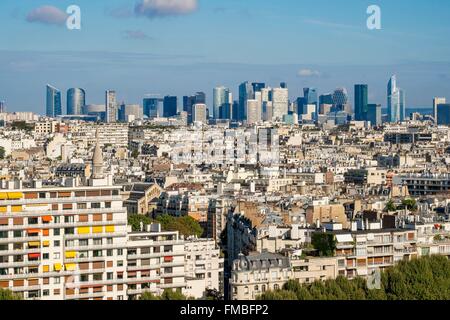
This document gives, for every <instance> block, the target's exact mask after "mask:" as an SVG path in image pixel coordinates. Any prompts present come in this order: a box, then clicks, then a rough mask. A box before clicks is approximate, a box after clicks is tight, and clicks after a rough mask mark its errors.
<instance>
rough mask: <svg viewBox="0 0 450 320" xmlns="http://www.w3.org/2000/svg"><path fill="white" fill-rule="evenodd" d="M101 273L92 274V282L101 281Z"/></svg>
mask: <svg viewBox="0 0 450 320" xmlns="http://www.w3.org/2000/svg"><path fill="white" fill-rule="evenodd" d="M102 280H103V273H94V281H102Z"/></svg>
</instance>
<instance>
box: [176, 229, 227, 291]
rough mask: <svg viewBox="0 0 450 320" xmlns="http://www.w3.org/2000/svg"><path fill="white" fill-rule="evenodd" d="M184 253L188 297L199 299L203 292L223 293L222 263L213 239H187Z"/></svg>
mask: <svg viewBox="0 0 450 320" xmlns="http://www.w3.org/2000/svg"><path fill="white" fill-rule="evenodd" d="M184 249H185V252H186V261H185V263H186V264H185V275H186V282H187V286H186V289H185V291H184V293H185V295H186V296H188V297H194V298H196V299H200V298H202V297H203V296H204V293H205V290H207V289H211V290H218V291H221V292H223V263H224V259H223V258H221V257H220V249H219V248H218V246H217V244H216V242H215V241H214V240H213V239H195V238H193V239H188V241H186V243H185V245H184Z"/></svg>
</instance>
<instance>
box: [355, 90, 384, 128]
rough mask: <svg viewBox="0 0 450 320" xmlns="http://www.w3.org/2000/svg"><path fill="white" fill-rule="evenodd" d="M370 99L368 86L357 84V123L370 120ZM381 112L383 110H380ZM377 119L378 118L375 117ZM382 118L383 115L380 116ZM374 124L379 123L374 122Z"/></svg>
mask: <svg viewBox="0 0 450 320" xmlns="http://www.w3.org/2000/svg"><path fill="white" fill-rule="evenodd" d="M368 97H369V90H368V86H367V84H357V85H355V120H356V121H364V120H368V119H367V118H368V112H369V106H368ZM380 111H381V110H380ZM374 118H375V119H377V117H376V116H375V117H374ZM380 118H381V114H380ZM380 122H381V119H380ZM374 123H377V122H376V121H374Z"/></svg>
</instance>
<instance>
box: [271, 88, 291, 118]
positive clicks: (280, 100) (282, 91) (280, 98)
mask: <svg viewBox="0 0 450 320" xmlns="http://www.w3.org/2000/svg"><path fill="white" fill-rule="evenodd" d="M288 109H289V91H288V89H287V88H274V89H272V119H278V120H282V119H283V116H284V115H286V114H288Z"/></svg>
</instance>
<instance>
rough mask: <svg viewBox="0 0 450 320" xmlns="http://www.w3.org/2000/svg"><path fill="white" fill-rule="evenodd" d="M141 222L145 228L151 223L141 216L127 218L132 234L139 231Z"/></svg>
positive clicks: (148, 219) (133, 215) (134, 215)
mask: <svg viewBox="0 0 450 320" xmlns="http://www.w3.org/2000/svg"><path fill="white" fill-rule="evenodd" d="M141 222H142V223H143V225H144V228H145V226H146V225H149V224H151V223H152V219H150V218H149V217H147V216H144V215H141V214H132V215H130V216H129V217H128V224H129V225H130V226H131V229H132V230H133V231H134V232H136V231H141Z"/></svg>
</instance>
